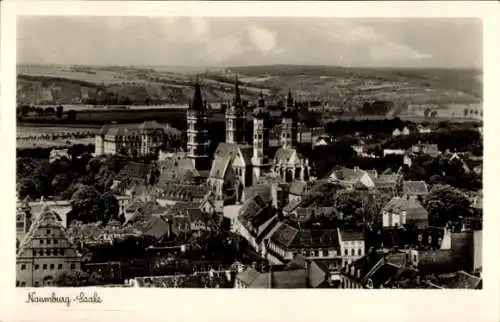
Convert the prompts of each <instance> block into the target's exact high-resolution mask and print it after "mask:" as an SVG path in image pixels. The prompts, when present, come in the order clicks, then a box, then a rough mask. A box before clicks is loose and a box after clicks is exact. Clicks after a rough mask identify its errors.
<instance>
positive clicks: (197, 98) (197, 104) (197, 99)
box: [189, 76, 206, 111]
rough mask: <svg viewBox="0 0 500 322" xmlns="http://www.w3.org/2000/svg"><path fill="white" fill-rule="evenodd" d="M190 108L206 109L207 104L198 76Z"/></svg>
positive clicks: (196, 109)
mask: <svg viewBox="0 0 500 322" xmlns="http://www.w3.org/2000/svg"><path fill="white" fill-rule="evenodd" d="M189 107H190V109H192V110H195V111H204V110H205V107H206V104H204V103H203V98H202V96H201V88H200V83H199V81H198V76H196V83H195V84H194V94H193V99H192V101H191V105H190V106H189Z"/></svg>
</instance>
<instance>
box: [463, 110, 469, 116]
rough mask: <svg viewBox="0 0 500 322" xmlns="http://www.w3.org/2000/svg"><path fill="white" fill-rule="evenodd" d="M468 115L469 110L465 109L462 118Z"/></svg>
mask: <svg viewBox="0 0 500 322" xmlns="http://www.w3.org/2000/svg"><path fill="white" fill-rule="evenodd" d="M467 115H469V110H468V109H467V108H464V117H467Z"/></svg>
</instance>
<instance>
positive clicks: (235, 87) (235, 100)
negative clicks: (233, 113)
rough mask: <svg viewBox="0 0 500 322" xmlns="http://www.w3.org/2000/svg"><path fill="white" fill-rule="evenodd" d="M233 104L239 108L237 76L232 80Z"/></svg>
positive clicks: (239, 97)
mask: <svg viewBox="0 0 500 322" xmlns="http://www.w3.org/2000/svg"><path fill="white" fill-rule="evenodd" d="M233 104H234V105H235V106H241V94H240V87H239V85H238V75H236V77H235V80H234V97H233Z"/></svg>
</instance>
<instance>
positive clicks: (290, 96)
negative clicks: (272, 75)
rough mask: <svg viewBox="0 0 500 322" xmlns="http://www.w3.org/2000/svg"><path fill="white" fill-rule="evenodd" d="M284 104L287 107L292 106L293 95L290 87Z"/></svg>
mask: <svg viewBox="0 0 500 322" xmlns="http://www.w3.org/2000/svg"><path fill="white" fill-rule="evenodd" d="M286 106H287V107H293V96H292V89H291V88H289V89H288V97H287V98H286Z"/></svg>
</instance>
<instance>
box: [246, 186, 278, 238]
mask: <svg viewBox="0 0 500 322" xmlns="http://www.w3.org/2000/svg"><path fill="white" fill-rule="evenodd" d="M273 216H274V213H273V212H272V211H269V209H268V203H267V202H266V201H264V200H263V199H262V198H261V197H260V196H258V195H257V196H255V197H253V198H252V199H249V200H247V201H246V202H245V203H244V204H243V206H242V207H241V208H240V210H239V211H238V220H239V221H240V222H241V223H242V224H243V226H245V228H247V229H248V230H250V231H252V230H255V231H257V232H261V230H262V229H263V227H262V226H263V225H264V224H265V223H267V222H268V221H269V220H270V219H271V218H272V217H273Z"/></svg>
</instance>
